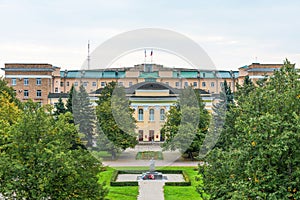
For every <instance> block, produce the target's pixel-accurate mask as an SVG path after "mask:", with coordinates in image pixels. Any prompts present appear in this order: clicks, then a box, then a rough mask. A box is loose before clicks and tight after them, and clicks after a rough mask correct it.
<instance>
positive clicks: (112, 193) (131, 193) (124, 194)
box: [99, 167, 138, 200]
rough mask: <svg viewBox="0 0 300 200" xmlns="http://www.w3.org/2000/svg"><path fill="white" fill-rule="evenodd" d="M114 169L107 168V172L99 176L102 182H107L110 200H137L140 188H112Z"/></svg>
mask: <svg viewBox="0 0 300 200" xmlns="http://www.w3.org/2000/svg"><path fill="white" fill-rule="evenodd" d="M113 171H114V169H113V168H110V167H107V168H106V171H104V172H101V173H100V175H99V181H100V182H106V185H107V187H108V189H109V193H108V196H107V198H108V199H122V200H136V199H137V195H138V186H124V187H115V186H114V187H111V186H110V185H109V183H110V179H111V176H112V173H113Z"/></svg>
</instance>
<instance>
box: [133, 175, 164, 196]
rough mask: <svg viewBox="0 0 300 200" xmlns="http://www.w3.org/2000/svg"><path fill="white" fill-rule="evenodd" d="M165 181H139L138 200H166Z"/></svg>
mask: <svg viewBox="0 0 300 200" xmlns="http://www.w3.org/2000/svg"><path fill="white" fill-rule="evenodd" d="M164 185H165V182H164V181H153V180H143V181H139V195H138V198H137V199H138V200H164V199H165V198H164Z"/></svg>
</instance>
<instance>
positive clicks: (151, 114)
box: [149, 109, 154, 121]
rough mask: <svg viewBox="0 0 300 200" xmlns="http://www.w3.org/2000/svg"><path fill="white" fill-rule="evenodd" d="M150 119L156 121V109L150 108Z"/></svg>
mask: <svg viewBox="0 0 300 200" xmlns="http://www.w3.org/2000/svg"><path fill="white" fill-rule="evenodd" d="M149 121H154V109H150V110H149Z"/></svg>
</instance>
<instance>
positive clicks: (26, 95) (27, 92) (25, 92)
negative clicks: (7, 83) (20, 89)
mask: <svg viewBox="0 0 300 200" xmlns="http://www.w3.org/2000/svg"><path fill="white" fill-rule="evenodd" d="M15 92H17V91H15ZM28 97H29V90H24V98H28ZM36 97H37V98H41V97H42V90H37V91H36Z"/></svg>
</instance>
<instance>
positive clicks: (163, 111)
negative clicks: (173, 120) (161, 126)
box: [160, 109, 166, 121]
mask: <svg viewBox="0 0 300 200" xmlns="http://www.w3.org/2000/svg"><path fill="white" fill-rule="evenodd" d="M165 118H166V116H165V109H160V121H164V120H165Z"/></svg>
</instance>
